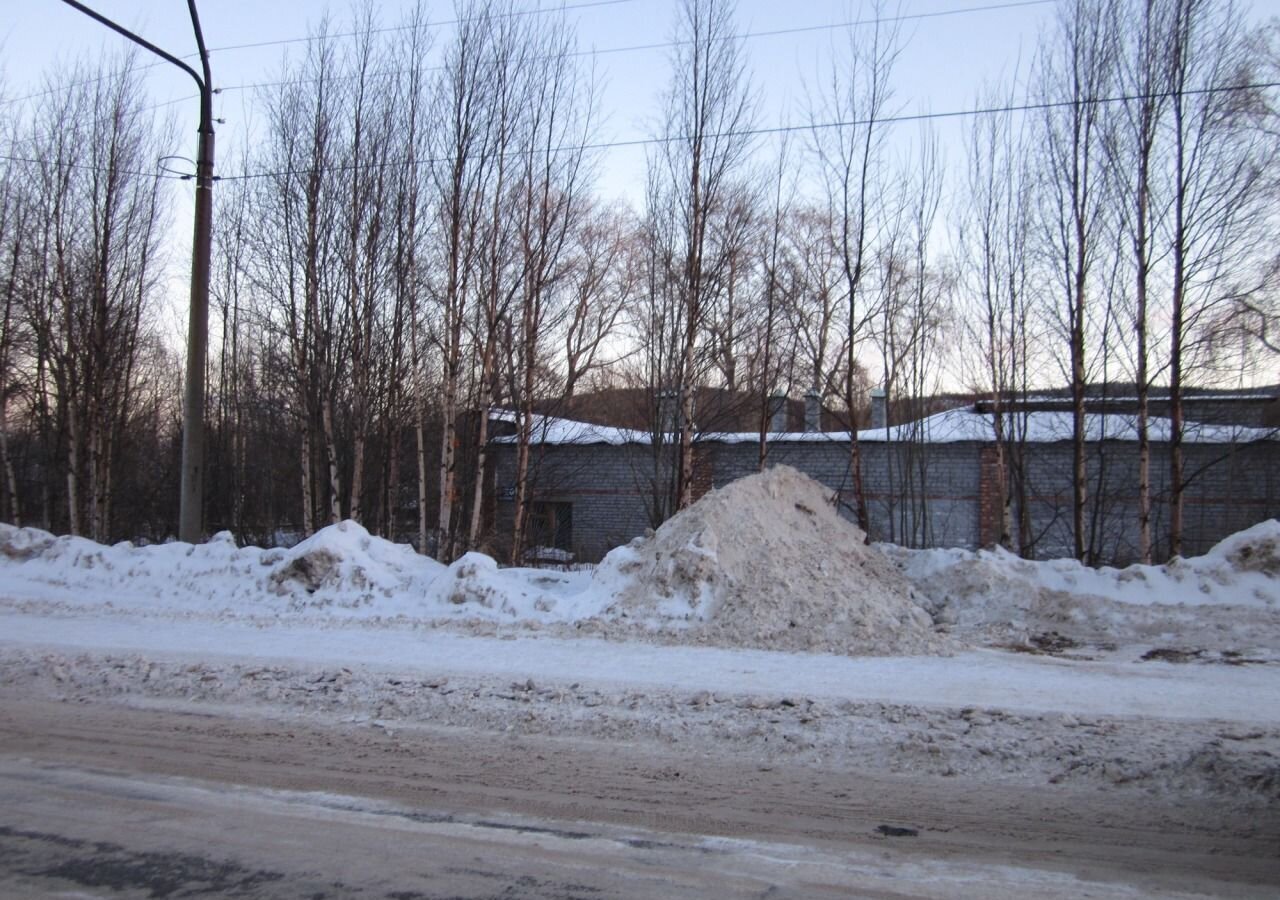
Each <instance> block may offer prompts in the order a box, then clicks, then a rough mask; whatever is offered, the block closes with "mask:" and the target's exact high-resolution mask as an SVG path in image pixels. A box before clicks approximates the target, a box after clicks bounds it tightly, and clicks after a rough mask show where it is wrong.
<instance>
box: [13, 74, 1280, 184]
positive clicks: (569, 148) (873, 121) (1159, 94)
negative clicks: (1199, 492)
mask: <svg viewBox="0 0 1280 900" xmlns="http://www.w3.org/2000/svg"><path fill="white" fill-rule="evenodd" d="M1275 88H1280V81H1262V82H1252V83H1249V84H1229V85H1220V86H1217V87H1207V88H1196V89H1193V90H1186V91H1156V92H1152V93H1146V94H1117V95H1115V96H1110V97H1086V98H1084V99H1082V100H1049V101H1043V102H1040V103H1017V104H1006V105H1004V106H981V107H974V108H972V109H955V110H946V111H943V112H927V113H904V114H900V115H893V116H884V117H880V118H869V119H849V120H843V121H836V122H806V123H805V124H803V125H775V126H771V127H764V128H743V129H739V130H737V131H722V132H716V133H713V134H707V135H703V138H704V139H707V140H718V139H721V138H734V137H747V138H750V137H763V136H767V135H775V134H791V133H794V132H801V131H807V132H815V131H830V130H833V129H838V128H860V127H863V126H876V125H901V124H904V123H908V122H927V121H934V120H939V119H959V118H968V117H972V116H987V115H1002V114H1008V113H1020V112H1041V111H1046V110H1051V109H1066V108H1068V107H1071V106H1076V105H1080V106H1097V105H1104V104H1109V103H1131V102H1133V101H1136V100H1161V99H1168V98H1170V97H1176V96H1183V97H1195V96H1202V95H1207V94H1221V93H1229V92H1234V91H1260V90H1272V89H1275ZM689 139H690V138H689V136H688V135H669V136H666V137H649V138H632V139H628V140H621V141H600V142H594V143H583V144H567V145H562V146H559V147H550V148H546V149H540V150H538V151H537V152H539V153H570V152H573V153H581V152H586V151H595V150H613V149H618V148H625V147H646V146H654V145H659V144H673V143H679V142H681V141H687V140H689ZM527 152H529V151H524V150H513V151H509V152H508V153H506V154H504V155H505V156H506V157H508V158H511V157H521V156H524V155H525V154H526V153H527ZM0 161H7V162H21V163H43V162H45V160H38V159H29V158H25V157H18V156H7V155H3V154H0ZM410 161H411V160H409V159H395V160H385V161H383V162H379V163H362V164H360V165H351V164H343V165H335V166H325V167H323V168H322V169H320V170H318V171H321V172H348V171H363V170H366V169H388V168H394V167H396V166H402V165H406V164H408V163H409V162H410ZM412 161H414V162H417V163H420V164H423V165H433V164H439V163H443V162H449V160H448V159H447V158H432V157H428V158H421V157H415V158H414V159H413V160H412ZM65 165H67V166H69V167H72V168H82V169H84V168H87V169H96V170H97V171H105V170H103V169H102V168H101V167H94V166H85V165H81V164H74V163H67V164H65ZM315 171H317V170H316V169H314V168H305V169H278V170H273V171H267V172H242V173H240V174H236V175H219V176H218V177H217V180H218V181H249V180H253V179H259V178H279V177H282V176H286V175H308V174H311V173H312V172H315ZM127 174H132V175H138V176H140V177H153V178H173V179H176V180H185V179H186V177H187V176H183V175H168V174H163V173H156V172H130V173H127Z"/></svg>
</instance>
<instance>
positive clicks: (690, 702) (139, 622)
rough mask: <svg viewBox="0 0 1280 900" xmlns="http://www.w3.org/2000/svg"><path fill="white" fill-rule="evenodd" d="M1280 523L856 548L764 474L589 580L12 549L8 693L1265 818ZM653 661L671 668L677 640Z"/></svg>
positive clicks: (1275, 728) (333, 530)
mask: <svg viewBox="0 0 1280 900" xmlns="http://www.w3.org/2000/svg"><path fill="white" fill-rule="evenodd" d="M1278 548H1280V522H1276V521H1268V522H1263V523H1261V524H1259V525H1257V526H1255V527H1253V528H1251V529H1249V530H1247V531H1244V532H1241V533H1239V534H1237V535H1233V536H1232V537H1230V538H1228V539H1227V540H1225V541H1223V542H1222V543H1220V544H1219V545H1218V546H1216V547H1214V548H1213V549H1212V550H1211V551H1210V552H1209V553H1207V554H1205V555H1204V556H1202V557H1199V558H1195V559H1186V560H1175V561H1174V562H1172V563H1170V564H1169V565H1166V566H1130V567H1129V568H1126V569H1099V570H1091V569H1087V568H1085V567H1082V566H1080V565H1079V564H1077V563H1075V562H1071V561H1061V560H1059V561H1049V562H1028V561H1025V560H1021V559H1018V558H1016V557H1013V556H1012V555H1010V554H1008V553H1003V552H994V553H987V552H980V553H971V552H965V551H956V550H932V551H909V550H904V549H901V548H896V547H890V546H883V545H874V546H866V545H865V544H864V542H863V536H862V534H861V532H859V531H858V530H857V529H856V528H854V527H853V526H851V525H850V524H849V523H847V522H845V521H844V520H843V519H841V518H840V517H839V516H838V515H836V513H835V512H834V511H833V509H832V508H831V506H830V503H829V497H828V496H827V493H826V491H825V490H824V489H823V488H822V487H821V486H819V485H817V484H816V483H815V482H812V481H810V480H808V479H807V478H805V477H804V476H802V475H800V474H799V473H796V472H794V471H791V470H787V469H781V468H779V469H775V470H772V471H770V472H768V473H765V474H763V475H758V476H752V477H751V478H748V479H744V480H742V481H741V482H738V483H736V484H734V485H730V486H728V487H726V488H724V489H722V490H719V491H715V492H712V493H711V494H709V495H708V496H706V497H704V498H703V499H702V500H701V501H699V503H697V504H695V505H694V506H693V507H692V508H690V509H689V510H686V511H685V512H683V513H681V514H680V515H679V516H676V517H674V518H673V519H672V520H670V521H669V522H668V523H667V524H666V525H664V526H663V528H661V529H659V530H658V531H657V532H655V533H653V534H651V535H647V536H646V537H644V538H641V539H639V540H637V541H635V542H633V543H632V544H630V545H628V546H626V547H623V548H619V549H618V550H616V551H614V553H612V554H610V556H609V557H608V558H607V559H606V560H605V562H604V563H603V564H601V565H600V566H599V567H597V569H596V570H595V571H594V572H590V571H585V572H560V571H553V570H542V569H521V568H504V567H501V566H499V565H498V564H497V563H496V562H494V561H493V560H492V559H490V558H489V557H487V556H484V555H482V554H476V553H471V554H467V555H465V556H463V557H462V558H460V559H459V560H457V561H456V562H454V563H453V564H452V565H449V566H444V565H441V564H439V563H437V562H434V561H432V560H429V559H426V558H423V557H421V556H419V555H417V554H416V553H414V552H413V551H412V549H410V548H408V547H405V546H398V545H395V544H392V543H390V542H387V541H384V540H381V539H379V538H376V537H373V536H371V535H370V534H369V533H368V532H367V531H365V530H364V529H363V528H361V527H360V526H359V525H357V524H356V523H354V522H345V523H342V524H339V525H334V526H331V527H329V528H325V529H323V530H322V531H320V532H318V533H317V534H315V535H313V536H312V537H311V538H309V539H308V540H306V541H303V542H302V543H300V544H298V545H296V546H294V547H292V548H290V549H287V550H286V549H262V548H256V547H236V546H235V545H234V543H233V541H232V540H231V539H230V537H229V536H228V535H226V534H221V535H217V536H215V537H214V538H213V539H212V540H210V541H209V542H208V543H206V544H202V545H197V546H192V545H188V544H181V543H173V544H166V545H160V546H133V545H131V544H128V543H122V544H117V545H115V546H110V547H108V546H102V545H99V544H95V543H93V542H91V541H87V540H84V539H81V538H72V537H55V536H53V535H50V534H48V533H45V532H42V531H39V530H37V529H30V528H15V527H12V526H0V690H5V691H34V692H36V693H39V694H44V695H47V696H55V697H63V698H67V699H70V698H80V699H86V698H109V699H111V700H112V701H113V702H129V703H132V702H162V703H192V702H194V703H209V704H221V705H224V706H228V707H229V708H233V709H234V708H245V709H249V708H257V707H258V706H261V705H263V704H267V705H271V706H272V707H273V708H278V709H283V710H291V711H292V713H293V714H298V715H313V714H319V713H324V714H338V715H342V716H348V717H352V720H353V721H368V722H369V723H371V724H374V725H377V726H378V727H412V726H413V724H414V723H415V722H427V721H430V722H432V723H435V724H441V725H456V726H458V727H471V728H480V729H496V730H507V729H510V728H512V727H518V728H520V729H524V730H528V731H531V732H541V733H547V734H563V735H583V736H589V737H593V738H601V739H617V740H629V741H630V740H652V741H660V742H671V743H676V742H681V743H685V744H691V745H692V746H693V747H695V748H699V750H698V752H716V753H727V754H746V755H747V756H750V757H752V758H762V757H768V758H773V757H786V758H789V759H794V760H796V761H799V762H802V763H808V762H814V763H817V762H821V763H822V764H824V765H827V764H833V763H835V764H839V765H842V766H844V765H847V766H849V767H853V768H858V767H865V768H868V769H877V770H881V769H883V770H889V771H894V772H921V773H927V774H934V775H945V776H957V775H958V776H967V777H973V778H979V779H982V778H987V779H998V780H1016V781H1021V782H1031V783H1050V782H1055V783H1056V782H1059V781H1068V782H1080V783H1083V784H1092V785H1097V786H1108V787H1114V786H1116V785H1122V786H1126V787H1137V788H1140V789H1145V790H1153V791H1179V792H1185V791H1193V792H1196V791H1203V792H1210V793H1213V794H1216V795H1219V796H1222V797H1227V798H1230V799H1232V800H1238V801H1239V802H1241V803H1256V802H1263V803H1270V802H1274V801H1275V800H1277V799H1280V766H1277V764H1276V759H1278V758H1280V589H1278V587H1277V582H1278V581H1280V549H1278ZM663 645H666V646H663Z"/></svg>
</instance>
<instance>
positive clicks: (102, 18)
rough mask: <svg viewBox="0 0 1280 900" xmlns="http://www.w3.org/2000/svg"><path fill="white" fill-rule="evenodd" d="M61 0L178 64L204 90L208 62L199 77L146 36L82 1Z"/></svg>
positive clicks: (206, 83) (189, 1)
mask: <svg viewBox="0 0 1280 900" xmlns="http://www.w3.org/2000/svg"><path fill="white" fill-rule="evenodd" d="M62 2H63V3H65V4H67V6H70V7H73V8H75V9H78V10H80V12H82V13H84V14H85V15H86V16H88V17H89V18H91V19H94V20H96V21H98V22H101V23H102V24H103V25H106V26H107V27H108V28H110V29H111V30H112V31H114V32H115V33H116V34H121V35H124V36H125V37H127V38H128V39H129V40H131V41H133V42H134V43H135V44H138V45H140V46H142V47H146V48H147V49H148V50H150V51H151V52H152V53H154V54H155V55H156V56H159V57H161V58H163V59H166V60H168V61H169V62H171V63H173V64H174V65H175V66H178V67H179V68H181V69H182V70H183V71H184V72H186V73H187V74H188V75H190V76H191V77H192V78H194V79H195V81H196V84H197V85H198V86H199V88H200V90H201V92H204V90H205V89H206V86H207V85H208V83H209V82H208V76H209V64H208V63H207V62H206V63H205V77H204V78H201V77H200V73H199V72H197V71H196V70H195V69H193V68H191V67H190V66H189V65H187V64H186V63H184V62H183V61H182V60H180V59H178V57H176V56H174V55H173V54H172V53H166V52H165V51H164V50H161V49H160V48H159V47H157V46H156V45H155V44H153V43H151V42H150V41H149V40H147V39H146V38H144V37H139V36H138V35H136V34H134V33H133V32H132V31H130V30H129V29H127V28H125V27H123V26H121V25H117V24H116V23H115V22H113V21H111V20H110V19H108V18H107V17H106V16H104V15H101V14H99V13H97V12H94V11H93V10H92V9H90V8H89V7H87V6H85V5H84V4H83V3H78V2H76V0H62ZM193 2H194V0H188V3H193ZM191 15H192V17H193V18H194V17H195V6H194V5H193V6H192V7H191ZM198 33H199V32H197V34H198ZM200 43H201V45H202V46H203V43H204V41H203V39H200Z"/></svg>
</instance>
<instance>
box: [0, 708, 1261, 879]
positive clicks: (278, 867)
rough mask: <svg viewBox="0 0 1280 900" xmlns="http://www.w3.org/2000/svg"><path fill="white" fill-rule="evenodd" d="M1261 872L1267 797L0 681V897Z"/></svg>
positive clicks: (1239, 875) (1248, 875)
mask: <svg viewBox="0 0 1280 900" xmlns="http://www.w3.org/2000/svg"><path fill="white" fill-rule="evenodd" d="M1277 890H1280V813H1276V812H1274V811H1273V812H1270V813H1268V814H1266V815H1264V816H1262V817H1261V818H1260V817H1259V815H1258V814H1257V811H1256V809H1255V810H1254V812H1253V813H1252V814H1251V815H1249V816H1247V817H1242V816H1239V815H1237V814H1235V813H1233V811H1232V810H1231V809H1230V808H1229V807H1227V806H1224V805H1222V804H1220V803H1218V804H1213V803H1209V802H1207V801H1206V802H1199V801H1195V800H1194V799H1185V798H1184V799H1181V800H1175V799H1168V798H1165V799H1161V798H1157V797H1144V796H1143V795H1139V794H1135V793H1132V792H1131V793H1121V794H1117V795H1115V796H1112V795H1109V794H1107V793H1105V792H1102V791H1097V790H1069V789H1053V790H1046V789H1031V788H1010V787H1008V786H1003V787H997V786H993V785H984V784H978V783H973V782H962V781H958V780H955V779H942V778H923V777H922V778H918V779H915V778H901V777H895V778H889V777H884V776H876V777H871V776H867V775H864V774H859V773H856V772H831V771H821V770H818V769H814V768H812V767H801V766H796V767H791V768H788V767H777V766H775V765H764V764H761V765H755V764H752V763H751V762H750V761H749V760H745V759H742V758H717V757H715V756H710V755H707V754H705V753H699V752H697V751H696V750H692V749H691V750H684V751H679V752H677V751H676V750H675V749H662V748H654V747H648V746H629V745H622V744H619V743H617V742H613V743H609V742H602V741H584V740H581V739H577V740H574V741H565V740H557V739H555V738H546V737H539V738H529V737H520V738H513V737H510V736H503V735H495V734H493V733H489V732H476V731H471V730H464V729H432V728H429V727H420V728H417V729H400V730H397V731H395V732H394V733H388V731H387V730H385V729H380V728H374V727H370V726H368V725H343V724H341V723H337V722H328V723H326V722H320V721H316V720H314V719H309V720H303V719H300V718H297V717H281V718H279V719H272V718H263V717H260V716H259V717H254V716H248V715H245V714H243V712H241V713H239V714H232V713H230V712H218V711H215V710H211V709H198V710H197V711H193V712H183V711H177V710H175V709H172V708H136V707H127V706H124V705H121V704H116V703H111V702H105V701H104V702H84V703H76V702H61V703H60V702H57V701H55V700H49V699H43V698H36V697H26V696H22V695H20V694H18V693H17V692H15V691H13V690H8V689H5V688H3V687H0V896H3V897H64V898H70V897H77V898H84V897H113V898H115V897H122V898H135V897H136V898H143V897H146V898H166V897H175V898H176V897H246V898H266V897H272V898H274V897H291V898H292V897H298V898H316V900H319V898H339V897H368V898H388V900H409V898H490V897H530V898H611V897H663V898H666V897H672V898H676V897H690V898H711V897H725V898H737V897H818V898H820V897H847V896H866V897H970V896H985V897H1028V896H1049V897H1079V896H1096V897H1110V896H1117V897H1134V896H1178V895H1179V894H1183V893H1185V894H1188V895H1195V894H1205V893H1208V894H1212V895H1216V896H1241V897H1256V896H1267V895H1272V896H1274V895H1275V893H1276V891H1277Z"/></svg>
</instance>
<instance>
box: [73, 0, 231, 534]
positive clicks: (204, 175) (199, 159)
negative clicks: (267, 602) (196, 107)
mask: <svg viewBox="0 0 1280 900" xmlns="http://www.w3.org/2000/svg"><path fill="white" fill-rule="evenodd" d="M62 2H63V3H66V4H67V5H68V6H71V7H74V8H75V9H78V10H79V11H80V12H82V13H84V14H85V15H86V16H89V17H90V18H92V19H94V20H95V21H98V22H101V23H102V24H103V25H106V26H107V27H108V28H110V29H111V30H112V31H114V32H116V33H117V34H121V35H124V36H125V37H127V38H128V39H129V40H131V41H133V42H134V43H135V44H137V45H139V46H140V47H145V48H146V49H147V50H150V51H151V52H152V53H154V54H156V55H157V56H159V57H160V58H161V59H163V60H165V61H167V62H171V63H173V64H174V65H175V66H177V67H178V68H180V69H182V70H183V71H184V72H186V73H187V74H188V75H190V76H191V77H192V78H193V79H195V82H196V85H197V86H199V88H200V129H199V133H200V142H199V146H198V148H197V150H196V222H195V236H194V239H193V241H192V248H191V309H190V317H189V319H188V322H187V378H186V387H185V390H184V392H183V408H182V488H181V495H180V496H179V502H178V539H179V540H182V541H187V542H188V543H193V544H194V543H196V542H197V541H199V540H200V539H201V538H202V537H203V536H204V368H205V357H206V354H207V352H208V344H209V267H210V257H211V254H212V244H213V87H212V76H211V75H210V74H209V51H208V50H207V49H206V48H205V45H204V32H202V31H201V30H200V16H199V14H198V13H197V12H196V0H187V9H188V10H190V12H191V27H192V28H193V29H194V30H195V34H196V46H197V48H199V50H200V67H201V69H202V70H203V72H204V75H203V77H201V75H200V73H199V72H197V71H196V70H195V69H193V68H191V67H190V66H189V65H187V64H186V63H184V62H183V61H182V60H180V59H178V58H177V57H176V56H174V55H172V54H170V53H166V52H165V51H163V50H161V49H160V48H159V47H157V46H156V45H155V44H152V43H151V42H150V41H148V40H146V39H145V38H141V37H139V36H138V35H136V34H134V33H133V32H132V31H129V30H128V29H127V28H124V27H123V26H121V25H118V24H116V23H115V22H113V21H111V20H110V19H108V18H107V17H106V16H103V15H101V14H99V13H97V12H94V11H93V10H92V9H90V8H89V7H87V6H85V5H84V4H83V3H77V2H76V0H62Z"/></svg>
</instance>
